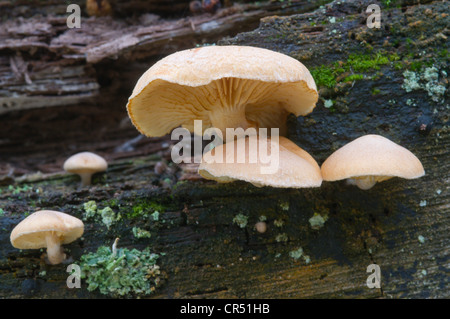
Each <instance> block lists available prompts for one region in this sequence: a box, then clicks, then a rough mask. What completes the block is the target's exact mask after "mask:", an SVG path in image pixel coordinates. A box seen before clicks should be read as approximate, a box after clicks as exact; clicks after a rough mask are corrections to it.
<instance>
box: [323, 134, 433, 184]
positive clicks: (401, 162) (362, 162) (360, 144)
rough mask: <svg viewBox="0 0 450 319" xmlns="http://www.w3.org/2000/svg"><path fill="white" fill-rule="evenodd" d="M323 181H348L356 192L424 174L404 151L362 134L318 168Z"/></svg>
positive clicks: (420, 167) (418, 165)
mask: <svg viewBox="0 0 450 319" xmlns="http://www.w3.org/2000/svg"><path fill="white" fill-rule="evenodd" d="M321 171H322V177H323V179H324V180H325V181H337V180H341V179H349V182H350V184H355V185H356V186H358V187H359V188H360V189H363V190H367V189H370V188H372V187H373V186H374V185H375V184H376V183H377V182H382V181H385V180H387V179H390V178H392V177H401V178H406V179H413V178H419V177H421V176H423V175H425V171H424V169H423V166H422V163H421V162H420V161H419V159H418V158H417V157H416V156H415V155H414V154H413V153H411V152H410V151H409V150H407V149H406V148H404V147H402V146H400V145H398V144H396V143H394V142H392V141H390V140H389V139H387V138H385V137H382V136H380V135H373V134H370V135H364V136H361V137H359V138H357V139H356V140H354V141H352V142H350V143H348V144H346V145H344V146H343V147H341V148H340V149H338V150H337V151H336V152H334V153H333V154H331V155H330V157H328V158H327V159H326V160H325V162H324V163H323V164H322V167H321Z"/></svg>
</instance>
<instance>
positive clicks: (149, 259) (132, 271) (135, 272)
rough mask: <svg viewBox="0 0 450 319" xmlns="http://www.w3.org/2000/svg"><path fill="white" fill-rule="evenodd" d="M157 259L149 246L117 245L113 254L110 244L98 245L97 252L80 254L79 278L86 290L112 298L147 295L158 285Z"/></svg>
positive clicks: (159, 275) (159, 279)
mask: <svg viewBox="0 0 450 319" xmlns="http://www.w3.org/2000/svg"><path fill="white" fill-rule="evenodd" d="M158 258H159V255H158V254H155V253H152V252H150V249H149V248H146V249H144V250H142V251H141V250H137V249H131V250H130V249H127V248H120V249H117V251H116V254H113V253H112V251H111V248H110V247H105V246H101V247H99V248H98V249H97V252H95V253H88V254H86V255H83V256H81V259H80V268H81V278H82V279H85V280H86V283H87V285H88V287H87V289H88V290H89V291H94V290H98V291H99V292H100V293H101V294H104V295H109V296H112V297H118V296H128V295H134V296H140V295H150V294H151V293H153V292H154V291H155V290H156V288H157V287H159V286H160V284H161V279H162V275H161V271H160V268H159V266H158V265H157V264H156V261H157V259H158Z"/></svg>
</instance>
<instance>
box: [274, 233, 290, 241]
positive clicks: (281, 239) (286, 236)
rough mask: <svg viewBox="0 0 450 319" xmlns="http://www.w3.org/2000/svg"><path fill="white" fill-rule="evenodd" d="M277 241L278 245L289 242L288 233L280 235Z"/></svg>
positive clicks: (276, 238)
mask: <svg viewBox="0 0 450 319" xmlns="http://www.w3.org/2000/svg"><path fill="white" fill-rule="evenodd" d="M275 240H276V241H277V242H278V243H283V242H287V241H288V240H289V237H288V235H287V234H286V233H282V234H278V235H277V236H276V237H275Z"/></svg>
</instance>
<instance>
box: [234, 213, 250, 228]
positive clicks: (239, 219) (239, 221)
mask: <svg viewBox="0 0 450 319" xmlns="http://www.w3.org/2000/svg"><path fill="white" fill-rule="evenodd" d="M233 223H235V224H236V225H238V226H239V227H241V228H245V227H246V226H247V223H248V216H245V215H244V214H237V215H236V216H234V218H233Z"/></svg>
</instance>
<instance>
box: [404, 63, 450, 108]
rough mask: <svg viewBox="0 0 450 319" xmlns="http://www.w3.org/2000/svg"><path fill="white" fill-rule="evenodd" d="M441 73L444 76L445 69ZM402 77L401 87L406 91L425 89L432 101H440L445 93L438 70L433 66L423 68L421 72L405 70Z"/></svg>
mask: <svg viewBox="0 0 450 319" xmlns="http://www.w3.org/2000/svg"><path fill="white" fill-rule="evenodd" d="M443 74H444V76H445V77H446V73H445V71H443ZM403 77H404V79H403V84H402V88H403V89H404V90H405V91H406V92H408V93H409V92H412V91H414V90H419V89H422V90H425V91H427V93H428V96H429V97H430V98H431V100H433V101H434V102H440V101H441V100H442V98H443V97H444V95H445V91H446V87H445V85H444V84H442V83H440V82H439V70H438V69H437V68H436V67H435V66H432V67H428V68H425V70H424V71H423V72H421V73H420V72H417V73H416V72H413V71H405V72H403Z"/></svg>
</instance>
